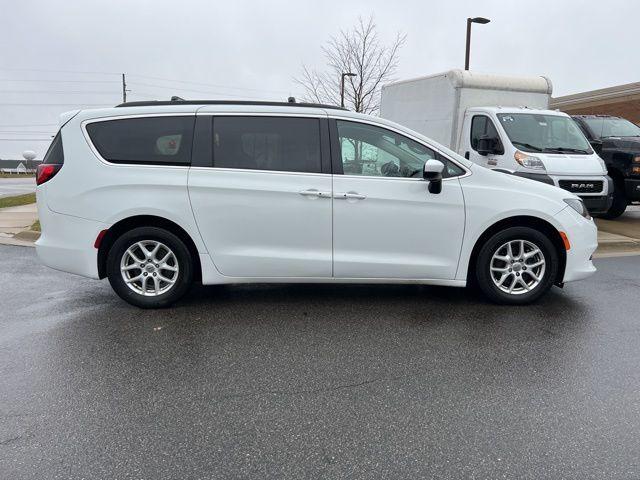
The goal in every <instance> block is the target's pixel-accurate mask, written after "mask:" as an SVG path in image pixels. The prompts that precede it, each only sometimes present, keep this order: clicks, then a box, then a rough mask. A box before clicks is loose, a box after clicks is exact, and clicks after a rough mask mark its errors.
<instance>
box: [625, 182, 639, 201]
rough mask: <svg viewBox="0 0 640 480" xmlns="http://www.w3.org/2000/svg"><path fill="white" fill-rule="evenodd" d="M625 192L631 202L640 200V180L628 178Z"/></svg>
mask: <svg viewBox="0 0 640 480" xmlns="http://www.w3.org/2000/svg"><path fill="white" fill-rule="evenodd" d="M624 192H625V194H626V197H627V199H628V200H629V201H630V202H637V201H638V200H640V179H636V178H626V179H625V180H624Z"/></svg>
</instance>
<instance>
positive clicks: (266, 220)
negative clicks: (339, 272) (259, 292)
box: [189, 116, 332, 278]
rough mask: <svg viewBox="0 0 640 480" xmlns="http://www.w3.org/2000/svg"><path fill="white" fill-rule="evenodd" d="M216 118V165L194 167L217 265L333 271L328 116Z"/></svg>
mask: <svg viewBox="0 0 640 480" xmlns="http://www.w3.org/2000/svg"><path fill="white" fill-rule="evenodd" d="M208 118H209V119H210V118H211V117H208ZM198 121H199V122H202V118H200V117H199V120H198ZM209 121H211V120H209ZM210 125H211V124H208V123H207V124H206V127H208V129H209V133H208V134H206V135H207V138H209V141H210V142H211V144H212V145H211V148H210V149H209V150H210V151H212V153H213V164H212V166H209V167H202V166H200V167H192V168H191V169H190V172H189V196H190V198H191V204H192V208H193V212H194V215H195V218H196V222H197V224H198V229H199V230H200V234H201V236H202V239H203V241H204V243H205V245H206V247H207V250H208V251H209V254H210V255H211V257H212V259H213V262H214V263H215V265H216V268H217V269H218V270H219V271H220V273H222V274H223V275H227V276H231V277H312V278H317V277H330V276H331V268H332V265H331V259H332V252H331V175H330V174H329V173H328V168H327V172H325V173H323V170H324V169H323V165H322V161H323V158H325V160H327V161H328V152H327V151H328V142H329V140H328V126H327V120H326V118H325V119H319V118H301V117H269V116H216V117H215V118H213V121H212V127H211V126H210ZM202 130H205V131H206V130H207V128H204V129H202ZM211 130H212V133H210V132H211ZM199 134H200V135H203V133H202V132H200V133H199ZM200 141H201V139H196V143H195V144H198V143H199V142H200ZM323 142H324V143H325V147H324V148H323V147H322V145H323ZM323 152H325V153H324V154H323ZM207 156H209V155H207Z"/></svg>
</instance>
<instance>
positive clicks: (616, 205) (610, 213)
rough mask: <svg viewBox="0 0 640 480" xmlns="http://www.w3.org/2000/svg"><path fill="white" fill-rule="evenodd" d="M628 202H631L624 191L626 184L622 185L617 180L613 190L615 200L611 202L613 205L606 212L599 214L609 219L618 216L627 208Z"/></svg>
mask: <svg viewBox="0 0 640 480" xmlns="http://www.w3.org/2000/svg"><path fill="white" fill-rule="evenodd" d="M628 204H629V202H628V201H627V197H626V195H625V193H624V185H620V183H619V182H616V184H615V187H614V190H613V202H612V203H611V207H610V208H609V210H607V212H606V213H603V214H601V215H599V217H600V218H604V219H607V220H613V219H614V218H618V217H619V216H620V215H622V214H623V213H624V211H625V210H626V209H627V205H628Z"/></svg>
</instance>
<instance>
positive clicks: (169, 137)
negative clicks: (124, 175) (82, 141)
mask: <svg viewBox="0 0 640 480" xmlns="http://www.w3.org/2000/svg"><path fill="white" fill-rule="evenodd" d="M193 124H194V117H193V116H179V117H171V116H166V117H165V116H163V117H144V118H125V119H119V120H107V121H101V122H94V123H90V124H89V125H87V132H88V133H89V137H90V138H91V141H92V142H93V145H94V146H95V147H96V149H97V150H98V152H99V153H100V155H101V156H102V158H104V159H105V160H108V161H110V162H114V163H134V164H153V165H189V163H190V162H191V141H192V138H193Z"/></svg>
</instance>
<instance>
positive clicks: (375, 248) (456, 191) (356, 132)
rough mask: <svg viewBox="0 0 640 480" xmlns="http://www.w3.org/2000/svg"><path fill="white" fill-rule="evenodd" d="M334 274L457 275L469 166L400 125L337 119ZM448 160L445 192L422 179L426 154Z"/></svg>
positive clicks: (355, 275) (445, 173) (446, 163)
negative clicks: (402, 131) (402, 130)
mask: <svg viewBox="0 0 640 480" xmlns="http://www.w3.org/2000/svg"><path fill="white" fill-rule="evenodd" d="M332 132H333V135H332V137H333V138H332V141H334V144H333V150H332V152H333V156H334V157H337V159H336V160H337V161H334V177H333V197H334V199H333V242H334V243H333V250H334V262H333V263H334V276H335V277H340V278H390V279H391V278H396V279H454V277H455V274H456V269H457V266H458V259H459V257H460V249H461V246H462V237H463V234H464V223H465V212H464V200H463V196H462V189H461V186H460V182H459V181H458V179H457V178H455V177H456V176H459V175H462V174H463V173H464V170H463V169H462V168H461V167H459V166H458V165H456V164H455V163H454V162H451V161H450V160H447V159H445V158H444V157H442V156H441V155H439V154H437V153H436V152H435V151H433V150H432V149H430V148H428V147H426V146H425V145H423V144H421V143H418V142H417V141H414V140H412V139H410V138H408V137H406V136H404V135H401V134H399V133H398V132H395V131H392V130H389V129H386V128H381V127H380V126H375V125H372V124H367V123H360V122H352V121H343V120H337V121H335V123H332ZM431 158H436V159H438V160H441V161H442V162H443V163H445V172H444V173H443V175H444V177H445V180H444V181H443V187H442V192H441V193H439V194H431V193H429V191H428V189H427V182H425V181H424V180H423V179H422V170H423V165H424V163H425V161H426V160H428V159H431Z"/></svg>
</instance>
